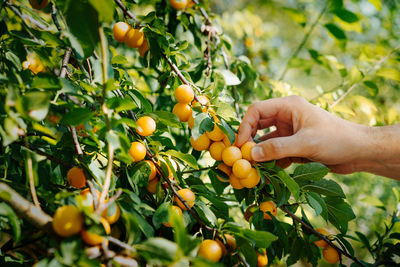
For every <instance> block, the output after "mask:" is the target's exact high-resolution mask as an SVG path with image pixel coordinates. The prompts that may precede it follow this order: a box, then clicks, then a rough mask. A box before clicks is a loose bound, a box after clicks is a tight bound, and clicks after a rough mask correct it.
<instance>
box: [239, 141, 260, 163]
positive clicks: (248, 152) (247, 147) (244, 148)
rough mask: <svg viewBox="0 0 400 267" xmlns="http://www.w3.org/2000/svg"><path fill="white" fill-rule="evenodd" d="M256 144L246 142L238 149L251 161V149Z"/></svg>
mask: <svg viewBox="0 0 400 267" xmlns="http://www.w3.org/2000/svg"><path fill="white" fill-rule="evenodd" d="M255 145H256V143H254V142H246V143H244V144H243V145H242V146H241V147H240V151H242V157H243V158H244V159H247V160H248V161H252V160H253V158H252V157H251V150H252V149H253V147H254V146H255Z"/></svg>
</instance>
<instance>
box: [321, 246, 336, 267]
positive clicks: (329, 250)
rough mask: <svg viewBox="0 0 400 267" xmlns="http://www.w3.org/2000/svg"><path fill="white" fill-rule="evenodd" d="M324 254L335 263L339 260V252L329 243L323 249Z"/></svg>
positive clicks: (325, 257) (329, 260)
mask: <svg viewBox="0 0 400 267" xmlns="http://www.w3.org/2000/svg"><path fill="white" fill-rule="evenodd" d="M322 255H323V256H324V259H325V260H326V261H327V262H329V263H332V264H334V263H336V262H338V261H339V253H338V252H337V250H336V249H335V248H333V247H331V246H329V245H328V246H326V247H325V248H324V249H323V250H322Z"/></svg>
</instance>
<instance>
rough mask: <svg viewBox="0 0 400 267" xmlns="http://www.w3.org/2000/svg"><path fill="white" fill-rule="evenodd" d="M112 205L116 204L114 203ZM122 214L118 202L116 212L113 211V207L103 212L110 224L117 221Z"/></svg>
mask: <svg viewBox="0 0 400 267" xmlns="http://www.w3.org/2000/svg"><path fill="white" fill-rule="evenodd" d="M112 205H114V204H112ZM109 210H110V211H109ZM110 213H111V214H110ZM120 215H121V208H120V207H119V205H118V203H115V209H114V212H111V209H109V207H108V208H107V209H105V210H104V211H103V213H102V214H101V216H102V217H104V218H105V219H106V220H107V221H108V223H109V224H113V223H116V222H117V221H118V219H119V217H120Z"/></svg>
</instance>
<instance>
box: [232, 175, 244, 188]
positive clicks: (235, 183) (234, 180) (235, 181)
mask: <svg viewBox="0 0 400 267" xmlns="http://www.w3.org/2000/svg"><path fill="white" fill-rule="evenodd" d="M229 183H230V184H231V186H232V187H233V188H235V189H242V188H243V185H242V184H241V183H240V179H239V178H237V177H236V176H235V175H233V174H231V175H230V176H229Z"/></svg>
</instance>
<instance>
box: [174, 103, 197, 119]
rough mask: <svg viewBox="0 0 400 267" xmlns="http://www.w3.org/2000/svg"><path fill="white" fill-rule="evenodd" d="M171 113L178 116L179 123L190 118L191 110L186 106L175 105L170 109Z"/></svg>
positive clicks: (181, 104)
mask: <svg viewBox="0 0 400 267" xmlns="http://www.w3.org/2000/svg"><path fill="white" fill-rule="evenodd" d="M172 113H174V114H175V115H176V116H178V118H179V120H180V121H181V122H185V121H188V119H189V117H190V116H192V108H191V107H190V106H189V105H188V104H183V103H177V104H175V106H174V108H173V109H172Z"/></svg>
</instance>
